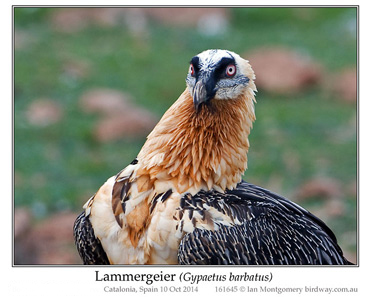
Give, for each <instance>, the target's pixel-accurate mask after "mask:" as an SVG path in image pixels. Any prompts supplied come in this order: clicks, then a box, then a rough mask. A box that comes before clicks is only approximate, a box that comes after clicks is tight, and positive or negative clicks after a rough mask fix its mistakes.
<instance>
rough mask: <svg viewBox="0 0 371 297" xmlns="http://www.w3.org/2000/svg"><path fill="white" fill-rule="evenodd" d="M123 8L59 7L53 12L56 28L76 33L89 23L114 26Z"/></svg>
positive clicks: (52, 21) (52, 19)
mask: <svg viewBox="0 0 371 297" xmlns="http://www.w3.org/2000/svg"><path fill="white" fill-rule="evenodd" d="M120 11H122V8H58V9H55V10H54V12H53V13H52V14H51V18H50V21H51V24H52V26H53V27H54V29H55V30H57V31H60V32H64V33H74V32H78V31H80V30H83V29H84V28H86V27H87V26H89V25H92V24H96V25H100V26H113V25H115V23H116V18H117V15H118V13H120Z"/></svg>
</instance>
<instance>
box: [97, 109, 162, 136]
mask: <svg viewBox="0 0 371 297" xmlns="http://www.w3.org/2000/svg"><path fill="white" fill-rule="evenodd" d="M155 125H156V121H155V120H154V117H153V116H152V115H151V114H150V113H149V112H148V111H146V110H143V109H139V108H130V110H126V111H125V113H123V114H121V113H114V114H112V115H111V116H110V117H106V118H103V119H102V120H101V121H100V122H99V123H98V124H97V126H96V128H95V136H96V138H97V139H98V140H99V141H103V142H106V141H112V140H118V139H121V138H123V137H134V138H135V137H144V136H147V135H148V134H149V132H151V131H152V129H153V128H154V127H155Z"/></svg>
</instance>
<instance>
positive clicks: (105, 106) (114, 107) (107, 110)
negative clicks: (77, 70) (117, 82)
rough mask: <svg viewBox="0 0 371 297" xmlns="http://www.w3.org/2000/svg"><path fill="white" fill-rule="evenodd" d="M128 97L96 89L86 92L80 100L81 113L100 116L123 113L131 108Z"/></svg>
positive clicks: (112, 91) (116, 92)
mask: <svg viewBox="0 0 371 297" xmlns="http://www.w3.org/2000/svg"><path fill="white" fill-rule="evenodd" d="M131 100H132V99H131V97H130V95H128V94H126V93H123V92H120V91H116V90H112V89H104V88H96V89H92V90H88V91H87V92H85V93H84V94H83V95H82V96H81V98H80V106H81V108H82V110H83V111H85V112H88V113H92V112H97V113H101V114H106V115H109V114H112V113H115V112H125V110H126V109H128V108H131V104H130V101H131Z"/></svg>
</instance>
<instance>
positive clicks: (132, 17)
mask: <svg viewBox="0 0 371 297" xmlns="http://www.w3.org/2000/svg"><path fill="white" fill-rule="evenodd" d="M148 19H152V20H155V21H157V22H160V23H162V24H165V25H171V26H185V27H190V26H191V27H195V28H197V26H200V30H201V33H205V34H208V35H215V34H219V33H222V31H223V30H225V27H226V26H227V24H228V19H229V14H228V9H227V8H223V7H219V8H217V7H205V8H193V7H156V8H154V7H151V8H148V7H141V8H139V7H119V8H59V9H56V10H55V11H54V13H53V14H52V15H51V19H50V21H51V24H52V26H53V27H54V28H55V30H58V31H61V32H65V33H74V32H77V31H80V30H83V29H84V28H86V27H88V26H89V25H99V26H122V25H124V26H126V27H127V28H128V29H129V31H130V32H131V33H134V34H135V35H138V34H145V33H146V31H147V28H148Z"/></svg>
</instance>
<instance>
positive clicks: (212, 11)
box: [144, 7, 229, 27]
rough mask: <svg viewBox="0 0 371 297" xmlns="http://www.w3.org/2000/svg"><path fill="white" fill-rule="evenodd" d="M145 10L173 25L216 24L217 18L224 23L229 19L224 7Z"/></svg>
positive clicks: (151, 15)
mask: <svg viewBox="0 0 371 297" xmlns="http://www.w3.org/2000/svg"><path fill="white" fill-rule="evenodd" d="M144 11H145V13H146V14H147V15H148V16H149V17H150V18H152V19H154V20H156V21H158V22H160V23H163V24H165V25H171V26H174V25H175V26H184V27H197V26H198V25H199V22H200V21H201V22H205V21H206V22H209V23H212V22H213V23H214V24H215V19H216V18H217V19H218V20H217V22H218V23H219V22H220V19H223V23H224V22H226V21H227V20H228V19H229V13H228V9H227V8H224V7H204V8H200V7H198V8H194V7H156V8H144ZM208 18H209V20H207V19H208ZM210 21H211V22H210Z"/></svg>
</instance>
